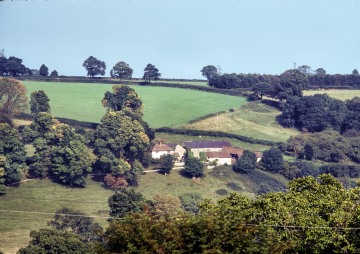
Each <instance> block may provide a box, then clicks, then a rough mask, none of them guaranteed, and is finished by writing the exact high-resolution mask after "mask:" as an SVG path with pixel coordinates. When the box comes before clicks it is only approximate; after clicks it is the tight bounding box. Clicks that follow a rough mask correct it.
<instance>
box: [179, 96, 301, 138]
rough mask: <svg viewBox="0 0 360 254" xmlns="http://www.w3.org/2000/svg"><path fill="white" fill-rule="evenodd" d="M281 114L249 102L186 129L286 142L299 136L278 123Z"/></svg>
mask: <svg viewBox="0 0 360 254" xmlns="http://www.w3.org/2000/svg"><path fill="white" fill-rule="evenodd" d="M280 114H281V112H280V111H279V110H277V109H276V108H273V107H270V106H267V105H266V104H263V103H261V101H254V102H249V103H247V104H244V105H243V106H241V108H240V109H236V110H235V111H234V112H226V113H222V114H219V115H218V116H214V117H211V118H207V119H204V120H201V121H198V122H195V123H192V124H186V125H185V126H184V127H185V128H189V129H196V130H212V131H222V132H228V133H234V134H239V135H243V136H248V137H253V138H258V139H265V140H270V141H275V142H279V141H280V142H282V141H286V140H287V139H288V138H289V137H290V136H295V135H299V134H300V132H299V131H297V130H295V129H293V128H283V127H281V126H280V125H279V124H278V123H277V122H276V117H277V116H279V115H280Z"/></svg>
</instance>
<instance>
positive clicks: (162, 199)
mask: <svg viewBox="0 0 360 254" xmlns="http://www.w3.org/2000/svg"><path fill="white" fill-rule="evenodd" d="M153 203H154V211H153V213H154V214H156V215H157V216H174V215H176V214H179V213H182V212H183V210H182V208H181V201H180V199H179V198H178V197H176V196H173V195H169V194H155V196H154V198H153Z"/></svg>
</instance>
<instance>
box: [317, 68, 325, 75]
mask: <svg viewBox="0 0 360 254" xmlns="http://www.w3.org/2000/svg"><path fill="white" fill-rule="evenodd" d="M315 74H316V75H326V71H325V70H324V69H323V68H318V69H316V70H315Z"/></svg>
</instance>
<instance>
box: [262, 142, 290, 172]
mask: <svg viewBox="0 0 360 254" xmlns="http://www.w3.org/2000/svg"><path fill="white" fill-rule="evenodd" d="M283 164H284V159H283V156H282V152H281V150H280V149H278V148H275V147H272V148H270V149H269V150H266V151H265V152H264V153H263V157H262V159H261V162H260V166H261V168H262V169H264V170H266V171H270V172H272V173H277V172H279V171H280V170H281V169H282V167H283Z"/></svg>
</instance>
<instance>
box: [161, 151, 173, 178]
mask: <svg viewBox="0 0 360 254" xmlns="http://www.w3.org/2000/svg"><path fill="white" fill-rule="evenodd" d="M173 167H174V157H173V156H172V155H171V154H166V155H163V156H161V158H160V165H159V166H158V169H160V170H161V172H163V173H164V174H170V171H171V170H172V168H173Z"/></svg>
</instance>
